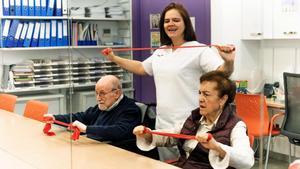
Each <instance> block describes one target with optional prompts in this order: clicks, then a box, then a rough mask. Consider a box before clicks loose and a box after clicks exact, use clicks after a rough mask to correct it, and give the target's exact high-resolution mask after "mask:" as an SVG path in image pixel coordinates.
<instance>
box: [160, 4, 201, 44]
mask: <svg viewBox="0 0 300 169" xmlns="http://www.w3.org/2000/svg"><path fill="white" fill-rule="evenodd" d="M171 9H176V10H177V11H178V12H179V13H180V15H181V17H182V18H183V22H184V25H185V29H184V37H183V38H184V40H185V41H196V40H197V38H196V34H195V31H194V29H193V26H192V22H191V20H190V16H189V14H188V12H187V11H186V9H185V8H184V7H183V6H182V5H181V4H178V3H174V2H172V3H170V4H169V5H168V6H167V7H166V8H165V9H164V10H163V12H162V14H161V16H160V21H159V29H160V42H161V44H162V45H171V44H172V40H171V39H170V38H169V36H168V35H167V34H166V32H165V29H164V21H165V16H166V13H167V12H168V11H169V10H171Z"/></svg>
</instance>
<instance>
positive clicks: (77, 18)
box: [71, 16, 130, 21]
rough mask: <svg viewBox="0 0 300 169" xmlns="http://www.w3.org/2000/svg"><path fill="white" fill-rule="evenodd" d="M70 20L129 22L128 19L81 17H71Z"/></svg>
mask: <svg viewBox="0 0 300 169" xmlns="http://www.w3.org/2000/svg"><path fill="white" fill-rule="evenodd" d="M71 20H76V21H130V19H128V18H100V17H83V16H82V17H81V16H74V17H71Z"/></svg>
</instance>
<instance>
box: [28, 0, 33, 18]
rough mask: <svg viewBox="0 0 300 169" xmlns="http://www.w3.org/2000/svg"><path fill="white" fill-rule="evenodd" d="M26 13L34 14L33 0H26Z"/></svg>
mask: <svg viewBox="0 0 300 169" xmlns="http://www.w3.org/2000/svg"><path fill="white" fill-rule="evenodd" d="M28 15H29V16H34V0H28Z"/></svg>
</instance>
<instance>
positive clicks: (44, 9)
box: [2, 0, 67, 16]
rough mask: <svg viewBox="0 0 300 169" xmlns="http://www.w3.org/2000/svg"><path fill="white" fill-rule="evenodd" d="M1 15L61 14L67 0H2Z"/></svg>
mask: <svg viewBox="0 0 300 169" xmlns="http://www.w3.org/2000/svg"><path fill="white" fill-rule="evenodd" d="M2 8H3V9H2V11H3V16H62V15H64V14H67V0H3V4H2Z"/></svg>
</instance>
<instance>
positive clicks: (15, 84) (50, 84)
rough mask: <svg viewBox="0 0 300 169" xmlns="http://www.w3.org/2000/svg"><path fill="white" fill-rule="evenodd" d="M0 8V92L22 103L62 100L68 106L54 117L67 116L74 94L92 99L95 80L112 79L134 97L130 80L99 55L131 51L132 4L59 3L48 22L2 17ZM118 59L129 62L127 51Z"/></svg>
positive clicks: (40, 18) (122, 0) (113, 0)
mask: <svg viewBox="0 0 300 169" xmlns="http://www.w3.org/2000/svg"><path fill="white" fill-rule="evenodd" d="M55 2H56V1H55ZM58 2H59V1H58ZM49 3H50V2H49ZM5 5H6V4H5ZM0 6H1V11H0V12H1V14H0V19H1V22H0V26H1V31H0V37H1V42H0V46H1V48H0V81H1V88H0V92H5V93H14V94H16V95H19V96H20V98H21V99H22V98H30V97H31V96H32V95H52V94H58V95H59V94H61V95H62V96H63V97H64V99H65V101H64V102H61V101H59V103H63V104H65V103H67V104H70V105H68V106H63V107H65V108H64V109H66V107H67V108H68V109H67V110H63V111H62V110H61V109H60V110H59V112H69V111H72V107H73V106H72V104H73V101H74V100H76V99H74V98H76V97H77V96H78V93H77V92H79V93H80V92H83V93H84V92H92V93H94V86H95V83H96V82H97V80H98V79H99V78H100V77H101V76H103V75H106V74H113V75H116V76H118V77H119V78H120V79H121V81H122V86H123V88H124V90H125V91H126V95H128V96H129V97H133V84H132V74H131V73H128V72H127V71H125V70H123V69H122V68H120V67H119V66H117V65H116V64H114V63H112V62H109V61H107V60H106V59H105V58H104V57H103V56H102V55H101V50H102V49H104V48H107V47H111V48H127V47H131V45H132V42H131V41H132V40H131V37H132V36H131V30H132V23H131V0H111V1H96V0H87V1H79V0H62V4H61V8H62V11H61V15H60V16H59V15H58V16H56V15H57V14H56V12H57V10H56V6H55V5H54V9H53V12H54V14H53V15H52V16H19V15H16V14H15V13H8V15H7V13H5V15H4V13H3V12H4V11H3V9H4V6H3V4H2V3H1V5H0ZM47 8H48V6H47ZM35 14H36V13H35ZM46 14H47V13H46ZM59 14H60V13H59ZM21 15H22V13H21ZM13 25H14V26H13ZM25 25H26V26H25ZM30 25H31V26H30ZM19 27H20V28H19ZM25 27H26V31H24V33H23V31H22V30H23V29H24V30H25ZM29 28H30V31H29ZM15 29H16V30H15ZM9 38H13V39H10V40H9ZM30 39H31V41H30V42H26V41H28V40H30ZM7 42H9V43H7ZM117 54H118V55H120V56H122V57H125V58H129V59H131V58H132V52H131V51H124V52H118V53H117ZM56 99H57V100H60V99H61V98H60V97H59V98H56ZM94 99H95V98H94ZM49 103H50V102H49ZM84 104H89V106H94V105H90V104H94V102H93V103H91V102H90V101H88V102H85V103H84ZM75 107H76V106H75ZM81 107H86V105H82V106H81ZM56 112H57V111H56Z"/></svg>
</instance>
